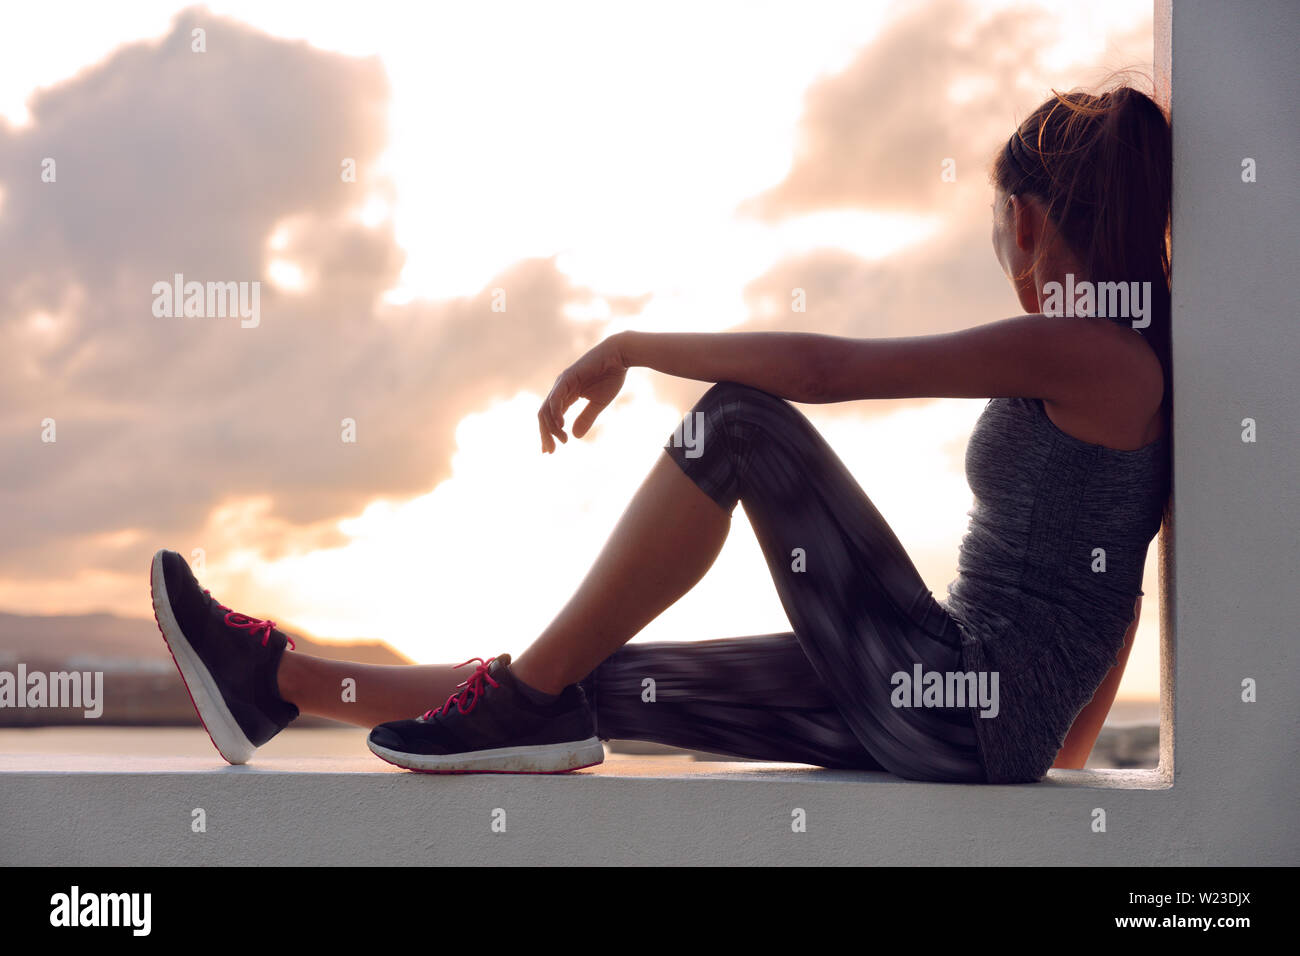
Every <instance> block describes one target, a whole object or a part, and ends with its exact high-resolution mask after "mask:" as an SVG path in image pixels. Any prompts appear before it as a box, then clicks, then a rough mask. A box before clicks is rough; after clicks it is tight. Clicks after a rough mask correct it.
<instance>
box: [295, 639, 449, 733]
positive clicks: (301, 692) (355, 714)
mask: <svg viewBox="0 0 1300 956" xmlns="http://www.w3.org/2000/svg"><path fill="white" fill-rule="evenodd" d="M469 670H470V669H469V668H460V669H457V668H454V667H452V666H451V665H450V664H420V665H410V664H356V663H353V662H352V661H332V660H327V659H325V658H322V657H312V656H311V655H309V654H300V653H298V652H297V651H290V652H288V653H286V654H285V655H284V656H283V657H282V658H281V659H280V668H279V671H278V672H277V674H276V680H277V683H278V687H279V692H280V696H281V697H283V698H284V699H285V700H287V701H290V702H292V703H293V704H294V705H295V706H296V707H297V708H298V709H299V710H300V711H301V712H302V713H304V714H315V715H316V716H318V717H330V718H332V719H334V720H341V721H343V722H344V723H349V724H356V725H357V726H359V727H365V728H367V729H369V728H371V727H374V726H375V725H377V724H382V723H384V722H385V721H389V720H402V719H404V718H407V717H414V716H415V715H416V714H420V713H423V712H424V711H426V710H428V709H429V708H430V707H433V706H435V705H437V704H441V703H442V702H443V701H445V700H446V699H447V697H448V696H449V695H450V694H452V693H454V692H455V690H456V685H457V684H459V683H460V682H461V681H463V680H465V678H466V676H467V675H468V671H469ZM348 678H351V679H352V680H354V681H356V700H355V701H352V702H346V701H344V700H343V681H344V680H346V679H348Z"/></svg>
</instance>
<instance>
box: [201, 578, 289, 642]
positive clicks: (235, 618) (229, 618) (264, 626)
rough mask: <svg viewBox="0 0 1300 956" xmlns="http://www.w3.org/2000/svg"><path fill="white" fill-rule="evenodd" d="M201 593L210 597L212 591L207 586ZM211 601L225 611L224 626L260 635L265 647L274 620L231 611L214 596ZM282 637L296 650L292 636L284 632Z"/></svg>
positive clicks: (272, 628)
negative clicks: (265, 619)
mask: <svg viewBox="0 0 1300 956" xmlns="http://www.w3.org/2000/svg"><path fill="white" fill-rule="evenodd" d="M203 593H204V594H206V595H207V596H208V597H210V598H212V592H211V591H209V590H208V589H207V588H204V589H203ZM212 603H213V604H215V605H216V606H217V607H219V608H221V610H223V611H225V612H226V616H225V619H224V620H225V623H226V627H238V628H242V629H243V630H245V631H247V632H248V633H249V634H252V635H253V636H254V637H257V636H258V635H259V634H260V635H261V636H262V646H263V647H266V643H267V641H269V640H270V639H271V631H272V630H274V629H275V621H270V620H267V621H263V620H262V619H261V618H257V617H249V616H248V615H247V614H240V613H239V612H238V611H232V610H231V609H230V608H228V607H226V606H225V605H224V604H222V603H221V602H220V601H218V600H217V599H216V598H212ZM284 639H285V640H286V641H288V642H289V650H291V651H293V650H297V648H296V647H294V644H293V638H292V637H290V636H289V635H288V634H286V635H285V636H284Z"/></svg>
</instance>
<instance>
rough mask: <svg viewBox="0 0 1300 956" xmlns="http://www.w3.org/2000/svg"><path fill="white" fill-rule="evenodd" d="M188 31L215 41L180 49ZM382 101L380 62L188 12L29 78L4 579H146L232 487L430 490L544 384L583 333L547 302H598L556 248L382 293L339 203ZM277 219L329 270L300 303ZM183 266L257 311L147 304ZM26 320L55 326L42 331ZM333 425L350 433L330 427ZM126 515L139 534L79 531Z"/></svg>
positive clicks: (364, 234) (3, 450)
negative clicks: (52, 424)
mask: <svg viewBox="0 0 1300 956" xmlns="http://www.w3.org/2000/svg"><path fill="white" fill-rule="evenodd" d="M195 25H202V26H203V27H204V28H205V29H206V30H207V47H208V52H206V53H202V54H197V53H192V52H191V51H190V45H189V39H190V31H191V28H192V27H193V26H195ZM388 92H389V91H388V86H387V80H386V77H385V75H384V72H383V70H382V68H381V65H380V63H379V62H378V60H376V59H357V58H350V57H344V56H340V55H336V54H331V53H326V52H323V51H320V50H318V49H315V48H313V47H310V46H308V45H307V44H305V43H301V42H290V41H285V40H280V39H275V38H271V37H268V36H266V35H264V34H261V33H259V32H257V31H255V30H253V29H251V28H249V27H246V26H244V25H241V24H239V23H237V22H235V21H231V20H226V19H221V18H217V17H213V16H211V15H207V14H205V13H200V12H196V11H187V12H185V13H183V14H181V15H180V16H178V17H177V19H176V20H175V21H174V23H173V25H172V29H171V30H170V32H169V33H168V35H167V36H166V37H164V38H163V39H162V40H161V41H159V42H153V43H138V44H132V45H130V46H127V47H123V48H120V49H118V50H117V51H115V52H114V53H113V54H112V55H111V56H109V57H108V58H107V59H106V60H104V61H103V62H101V63H99V64H96V65H95V66H93V67H91V68H89V69H87V70H85V71H83V72H81V73H79V74H78V75H77V76H76V77H74V78H73V79H70V80H68V81H67V82H64V83H62V84H60V85H58V86H56V87H53V88H51V89H48V90H44V91H42V92H41V93H39V94H38V95H37V96H36V97H34V99H33V100H32V102H31V103H30V105H29V108H30V111H31V114H32V122H31V124H30V125H29V126H26V127H24V128H21V129H12V128H8V127H0V189H2V190H3V194H4V201H3V206H0V409H2V410H0V509H2V510H3V512H4V514H5V516H6V518H5V528H6V534H5V536H4V539H3V542H2V543H0V572H2V573H4V574H5V575H6V576H8V577H11V578H24V577H27V576H32V577H38V576H45V575H48V574H51V573H54V574H57V573H59V571H60V570H61V569H62V570H65V571H66V570H67V563H68V562H69V561H70V560H73V561H74V563H75V565H76V566H77V568H79V569H80V568H86V567H98V568H102V569H105V570H123V569H125V570H131V571H135V570H138V569H139V568H140V567H143V560H144V556H146V553H147V552H150V551H152V550H153V549H154V548H155V547H157V546H158V545H159V544H165V543H168V542H172V543H175V542H181V543H184V542H189V541H192V540H193V538H192V535H193V533H194V532H195V531H196V530H197V529H198V528H199V527H201V526H202V524H203V522H204V521H205V519H206V518H207V516H208V515H209V514H210V513H211V510H212V509H213V507H214V506H216V505H217V504H219V503H220V502H222V501H223V500H226V499H231V498H238V497H241V496H247V495H257V494H267V493H269V494H270V495H271V496H272V497H273V501H274V513H275V514H276V515H277V516H278V517H281V518H284V519H287V520H289V521H291V522H310V521H314V520H319V519H322V518H328V517H332V516H338V515H343V514H348V513H354V512H355V511H357V510H359V509H360V507H362V506H363V505H364V503H365V502H367V501H368V500H370V499H372V498H373V497H375V496H378V495H393V496H398V495H409V494H416V493H420V492H422V491H426V490H428V489H429V488H430V487H432V486H433V485H434V484H435V483H436V482H437V481H439V480H440V479H441V478H443V477H446V475H447V474H448V471H449V459H450V454H451V451H452V450H453V441H454V438H453V436H454V428H455V425H456V423H457V421H458V420H459V419H460V418H462V417H463V416H464V415H465V414H467V413H469V412H471V411H473V410H475V409H477V408H480V407H482V406H483V405H484V404H486V403H487V402H489V401H490V400H492V399H493V398H495V397H507V396H509V395H512V394H514V393H515V392H516V391H518V390H520V389H524V388H532V389H535V390H539V391H540V390H543V389H545V388H547V387H549V385H550V383H551V381H552V380H553V378H554V376H555V374H556V373H557V372H558V371H559V369H560V368H562V367H563V366H564V365H565V364H567V363H568V362H569V361H572V359H573V358H574V357H575V356H576V354H578V353H579V352H580V350H581V349H582V348H583V347H584V346H585V345H586V344H589V342H590V340H591V338H592V336H593V335H594V334H595V333H596V332H597V331H598V330H597V329H595V328H593V327H592V326H591V324H589V323H574V322H570V321H569V320H567V319H566V318H564V317H563V315H562V310H563V309H564V307H565V306H566V305H567V304H569V303H571V302H582V301H585V300H587V299H589V298H590V296H591V293H590V292H589V291H588V290H585V289H580V288H575V287H573V286H571V285H570V284H569V283H568V281H567V280H566V279H565V277H564V276H563V275H562V274H560V273H559V272H558V271H557V270H556V268H555V265H554V262H553V261H552V260H549V259H542V260H528V261H522V262H517V263H514V264H513V265H510V266H509V267H507V268H504V269H503V270H502V271H501V273H500V274H499V275H497V276H495V277H494V278H493V279H492V281H491V282H489V283H488V285H487V287H486V288H485V289H484V290H482V291H481V292H480V293H478V294H476V295H474V296H470V297H466V298H461V299H456V300H449V301H440V302H437V303H428V302H416V303H413V304H411V305H408V306H405V307H402V308H393V307H391V306H388V307H384V308H383V309H382V310H381V308H380V297H381V295H382V293H383V292H384V291H385V290H386V289H388V288H390V287H391V286H392V285H393V284H395V281H396V279H397V276H398V273H399V270H400V269H401V267H402V264H403V255H402V252H401V250H400V248H399V247H398V246H397V244H396V242H395V241H394V238H393V235H392V233H391V231H390V229H389V228H388V227H380V228H375V229H370V228H366V227H364V226H363V225H361V224H359V223H358V222H357V221H356V220H355V218H354V216H353V215H352V213H353V212H354V210H355V208H356V207H357V206H358V205H359V203H360V201H361V197H362V196H363V194H364V193H363V191H364V190H366V189H367V188H368V186H369V185H375V184H372V183H369V182H368V178H367V177H368V170H369V169H370V168H371V166H372V165H373V161H374V160H375V158H376V157H377V156H378V154H379V153H380V151H381V150H382V148H383V147H384V146H385V141H386V136H387V130H386V126H385V117H386V111H387V105H388ZM44 157H52V158H54V159H55V161H56V163H57V182H55V183H49V184H47V183H42V182H41V181H40V172H41V161H42V159H43V158H44ZM344 157H351V158H354V159H355V160H356V162H357V169H358V180H359V182H358V183H356V184H347V183H344V182H342V181H341V179H340V175H339V173H340V163H341V161H342V159H343V158H344ZM290 217H292V219H293V221H294V222H295V223H297V224H298V225H299V226H300V228H299V229H298V230H297V233H296V234H297V235H298V236H299V237H300V238H299V239H298V240H297V241H296V244H294V245H292V246H291V247H290V248H288V249H286V250H285V251H284V252H283V253H282V254H283V255H284V256H285V257H286V258H288V259H290V260H292V261H295V262H298V263H299V264H301V265H302V266H303V267H304V269H305V271H306V272H307V273H308V274H311V275H315V276H317V277H318V281H317V282H316V284H315V285H314V286H313V287H311V288H310V289H309V290H307V291H306V292H304V293H302V294H297V295H288V294H283V293H280V292H277V291H276V290H275V288H274V287H273V286H271V285H270V284H269V283H267V282H266V281H265V279H266V276H265V266H266V261H267V259H268V258H269V256H268V254H267V252H266V251H265V250H266V243H267V241H268V238H269V237H270V236H271V235H272V233H273V231H274V230H275V227H276V224H277V223H279V222H281V221H283V220H285V219H288V218H290ZM177 272H179V273H182V274H184V275H185V277H186V278H187V279H194V280H198V281H253V280H263V284H262V287H261V292H262V300H261V313H262V315H261V324H260V326H259V327H257V328H248V329H245V328H240V327H239V320H238V319H237V318H224V319H223V318H191V319H181V318H157V317H155V316H154V315H153V314H152V311H151V305H152V302H153V292H152V287H153V284H154V283H155V282H157V281H160V280H168V279H169V278H170V277H171V276H172V275H173V274H174V273H177ZM498 287H499V288H502V289H505V290H506V293H507V311H505V312H493V311H492V308H491V304H492V302H491V290H492V289H493V288H498ZM620 307H622V308H633V309H634V308H635V303H622V304H621V306H620ZM381 311H382V315H381ZM39 312H45V313H50V314H53V315H56V316H58V317H59V318H58V319H57V320H56V322H55V323H54V326H55V327H54V328H53V329H51V330H47V331H40V330H39V329H36V328H34V326H33V318H32V317H33V315H34V314H36V313H39ZM46 417H51V418H54V419H55V420H56V422H57V429H58V431H57V437H58V440H57V442H56V443H54V444H43V443H42V442H41V441H40V423H41V421H42V419H44V418H46ZM345 417H351V418H354V419H356V420H357V423H358V438H359V440H358V443H357V444H356V445H348V444H344V443H343V442H341V441H340V439H339V434H340V421H341V420H342V419H343V418H345ZM123 528H134V529H140V530H141V531H142V532H144V534H143V540H142V542H140V543H136V544H133V545H130V546H127V547H121V548H113V547H110V546H108V545H94V544H92V543H91V540H90V536H93V535H95V534H97V533H99V532H109V531H116V530H119V529H123ZM258 543H259V544H260V543H262V542H258ZM272 546H274V542H272ZM74 555H75V558H73V557H72V556H74Z"/></svg>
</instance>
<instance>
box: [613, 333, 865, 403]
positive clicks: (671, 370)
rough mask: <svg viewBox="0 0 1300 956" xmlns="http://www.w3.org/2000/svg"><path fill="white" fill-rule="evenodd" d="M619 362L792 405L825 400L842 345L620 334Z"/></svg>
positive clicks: (799, 339) (800, 339)
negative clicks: (753, 391) (757, 392)
mask: <svg viewBox="0 0 1300 956" xmlns="http://www.w3.org/2000/svg"><path fill="white" fill-rule="evenodd" d="M616 338H617V340H618V347H619V352H620V354H621V355H622V357H623V363H624V365H626V366H627V367H629V368H632V367H634V366H640V367H642V368H652V369H654V370H655V371H657V372H663V373H664V374H665V375H674V376H676V377H678V378H689V379H695V380H696V381H700V382H736V383H738V384H741V385H751V386H753V387H754V388H759V389H762V390H763V391H765V392H771V393H772V394H773V395H777V396H779V397H781V398H785V399H788V400H790V401H793V402H818V401H823V400H824V399H823V398H821V397H820V396H821V395H822V394H823V385H824V382H825V376H826V372H827V370H828V369H829V368H831V367H832V364H833V362H834V359H835V356H836V354H837V352H838V351H839V350H841V349H842V348H843V347H844V343H845V341H846V340H844V339H841V338H838V337H836V336H833V335H819V334H816V333H810V332H620V333H619V334H618V335H617V336H616Z"/></svg>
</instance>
